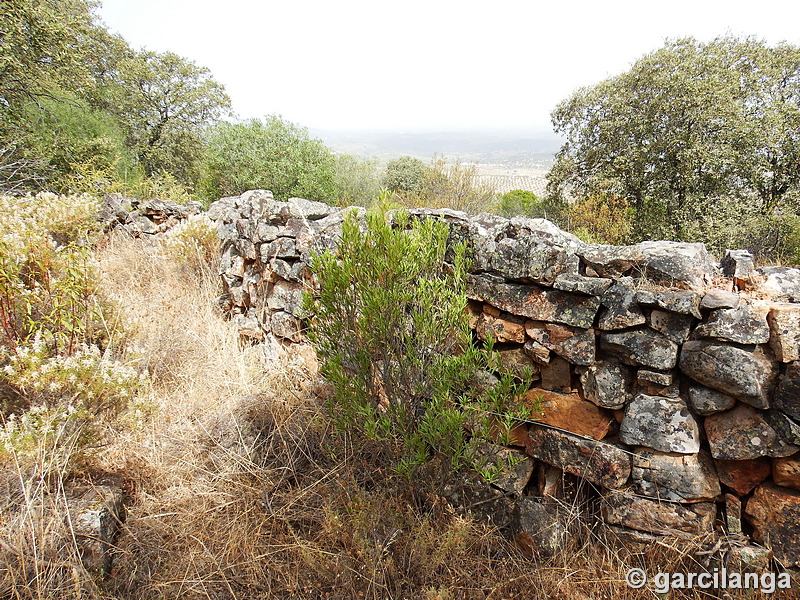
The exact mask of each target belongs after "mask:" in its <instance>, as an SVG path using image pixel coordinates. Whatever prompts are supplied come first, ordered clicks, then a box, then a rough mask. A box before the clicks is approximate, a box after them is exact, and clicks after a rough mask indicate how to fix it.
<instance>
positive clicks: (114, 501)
mask: <svg viewBox="0 0 800 600" xmlns="http://www.w3.org/2000/svg"><path fill="white" fill-rule="evenodd" d="M67 508H68V512H69V521H70V524H71V529H72V532H73V535H74V536H75V538H74V539H75V542H76V543H77V545H78V547H79V549H80V551H81V560H82V562H83V564H84V566H85V567H86V568H88V569H90V570H96V571H101V572H104V573H106V574H108V573H110V572H111V567H112V563H113V559H114V548H115V545H114V544H115V542H116V538H117V536H118V535H119V532H120V530H121V528H122V524H123V523H124V522H125V516H126V512H125V505H124V495H123V493H122V491H121V490H120V489H118V488H117V487H115V486H110V485H87V486H76V487H74V488H73V489H71V490H69V497H68V499H67Z"/></svg>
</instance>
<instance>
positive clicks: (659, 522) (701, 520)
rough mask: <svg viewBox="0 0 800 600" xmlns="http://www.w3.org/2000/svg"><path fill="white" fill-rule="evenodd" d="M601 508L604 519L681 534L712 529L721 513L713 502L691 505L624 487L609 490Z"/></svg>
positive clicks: (698, 533)
mask: <svg viewBox="0 0 800 600" xmlns="http://www.w3.org/2000/svg"><path fill="white" fill-rule="evenodd" d="M600 510H601V514H602V515H603V520H604V521H605V522H606V523H608V524H610V525H622V526H624V527H629V528H631V529H638V530H639V531H647V532H650V533H655V534H658V535H678V536H680V535H690V536H697V535H702V534H708V533H711V532H712V531H714V520H715V518H716V515H717V510H716V505H715V504H714V503H712V502H698V503H695V504H687V505H683V504H676V503H672V502H660V501H658V500H651V499H649V498H642V497H640V496H636V495H634V494H632V493H630V492H627V491H624V490H607V491H605V492H604V493H603V497H602V504H601V509H600Z"/></svg>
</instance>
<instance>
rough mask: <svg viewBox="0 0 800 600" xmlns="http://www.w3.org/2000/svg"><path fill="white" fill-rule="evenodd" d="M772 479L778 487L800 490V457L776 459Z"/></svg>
mask: <svg viewBox="0 0 800 600" xmlns="http://www.w3.org/2000/svg"><path fill="white" fill-rule="evenodd" d="M772 479H774V480H775V483H777V484H778V485H782V486H784V487H793V488H796V489H800V455H794V456H787V457H784V458H774V459H773V460H772Z"/></svg>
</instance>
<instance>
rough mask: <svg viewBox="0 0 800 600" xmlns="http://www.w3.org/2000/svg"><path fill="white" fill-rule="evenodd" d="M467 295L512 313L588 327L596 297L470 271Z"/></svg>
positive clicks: (596, 306) (591, 320)
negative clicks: (474, 273)
mask: <svg viewBox="0 0 800 600" xmlns="http://www.w3.org/2000/svg"><path fill="white" fill-rule="evenodd" d="M467 296H469V297H470V298H472V299H473V300H482V301H484V302H488V303H489V304H491V305H493V306H496V307H497V308H499V309H501V310H504V311H507V312H510V313H512V314H515V315H520V316H523V317H528V318H529V319H534V320H537V321H551V322H555V323H564V324H565V325H572V326H574V327H581V328H583V329H589V328H591V327H592V325H593V323H594V318H595V315H596V314H597V309H598V308H599V307H600V300H599V299H598V298H595V297H592V296H578V295H576V294H569V293H567V292H560V291H558V290H550V289H546V288H542V287H539V286H536V285H519V284H513V283H504V282H501V281H496V280H491V279H488V278H487V277H478V276H474V275H470V276H468V278H467Z"/></svg>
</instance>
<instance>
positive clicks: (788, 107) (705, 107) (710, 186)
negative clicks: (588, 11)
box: [549, 37, 800, 238]
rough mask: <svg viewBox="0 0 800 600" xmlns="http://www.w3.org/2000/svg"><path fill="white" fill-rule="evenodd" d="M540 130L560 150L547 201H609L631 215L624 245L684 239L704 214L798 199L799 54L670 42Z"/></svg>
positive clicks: (765, 211) (745, 44)
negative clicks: (727, 206) (598, 197)
mask: <svg viewBox="0 0 800 600" xmlns="http://www.w3.org/2000/svg"><path fill="white" fill-rule="evenodd" d="M552 119H553V124H554V126H555V130H556V132H558V133H560V134H561V135H563V136H564V137H565V138H566V142H565V144H564V145H563V146H562V148H561V150H560V151H559V153H558V155H557V158H556V162H555V164H554V167H553V169H552V171H551V173H550V176H549V179H550V182H549V185H550V191H551V192H555V193H556V194H560V195H563V194H568V195H569V194H572V195H577V196H585V195H587V194H590V193H592V192H594V191H598V190H599V191H602V193H604V194H612V195H613V196H616V197H619V198H620V199H621V200H623V201H625V202H627V203H629V204H630V205H631V206H632V207H633V209H634V210H635V211H636V215H637V216H636V219H635V220H636V223H635V227H634V237H640V238H641V237H644V236H647V235H661V236H670V237H677V238H682V237H686V236H687V235H688V232H689V229H690V228H689V229H687V225H689V224H692V223H693V222H694V220H695V215H694V212H695V210H696V208H697V207H698V206H702V208H703V209H704V210H706V209H708V207H709V206H710V205H712V204H713V203H720V202H723V203H724V202H740V203H742V205H743V206H748V207H749V209H750V210H751V211H754V212H755V213H756V214H759V215H762V216H765V215H772V214H774V213H775V212H776V211H780V210H786V209H787V208H790V206H791V204H792V203H793V201H794V199H795V198H796V197H797V195H798V189H799V188H800V48H798V47H796V46H792V45H789V44H780V45H778V46H775V47H770V46H768V45H766V43H764V42H762V41H759V40H756V39H752V38H745V39H739V38H734V37H723V38H718V39H716V40H714V41H712V42H709V43H701V42H698V41H697V40H695V39H692V38H687V39H680V40H676V41H670V42H668V43H667V44H666V45H665V46H664V47H663V48H662V49H660V50H657V51H655V52H653V53H652V54H649V55H647V56H645V57H643V58H641V59H640V60H638V61H637V62H636V63H635V64H634V65H633V67H631V69H630V70H629V71H628V72H626V73H623V74H621V75H618V76H616V77H612V78H610V79H607V80H605V81H602V82H601V83H599V84H597V85H595V86H593V87H588V88H584V89H581V90H578V91H577V92H576V93H574V94H573V95H572V96H571V97H569V98H568V99H566V100H565V101H563V102H562V103H561V104H559V105H558V107H557V108H556V109H555V111H554V112H553V114H552Z"/></svg>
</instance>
